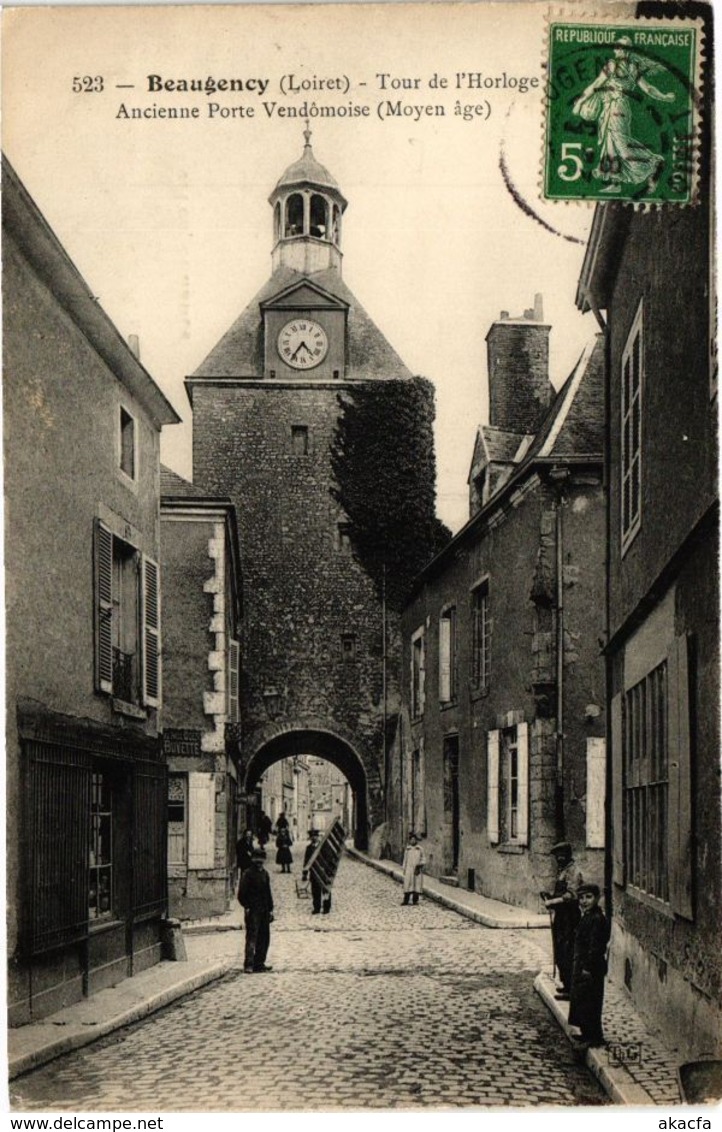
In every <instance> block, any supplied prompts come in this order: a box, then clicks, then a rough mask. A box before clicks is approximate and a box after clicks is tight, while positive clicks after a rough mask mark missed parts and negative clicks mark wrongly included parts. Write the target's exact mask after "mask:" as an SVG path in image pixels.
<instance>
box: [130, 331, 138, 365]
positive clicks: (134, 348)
mask: <svg viewBox="0 0 722 1132" xmlns="http://www.w3.org/2000/svg"><path fill="white" fill-rule="evenodd" d="M128 349H129V350H130V352H131V354H135V356H136V358H137V359H138V361H140V341H139V339H138V335H137V334H129V335H128Z"/></svg>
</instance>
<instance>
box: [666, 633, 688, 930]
mask: <svg viewBox="0 0 722 1132" xmlns="http://www.w3.org/2000/svg"><path fill="white" fill-rule="evenodd" d="M667 689H668V703H669V707H668V712H667V721H668V744H667V751H668V771H669V806H668V817H667V830H668V838H667V850H668V860H669V902H670V905H671V907H672V911H674V912H676V913H677V914H678V915H679V916H684V918H685V919H687V920H692V919H694V911H693V905H692V797H691V789H690V786H691V783H690V727H689V666H688V650H687V636H686V634H683V635H682V636H681V637H675V639H674V641H673V643H672V646H671V648H670V651H669V657H668V660H667Z"/></svg>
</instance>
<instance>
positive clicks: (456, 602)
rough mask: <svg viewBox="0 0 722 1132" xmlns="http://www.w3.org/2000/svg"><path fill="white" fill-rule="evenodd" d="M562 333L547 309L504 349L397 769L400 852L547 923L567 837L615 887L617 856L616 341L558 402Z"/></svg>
mask: <svg viewBox="0 0 722 1132" xmlns="http://www.w3.org/2000/svg"><path fill="white" fill-rule="evenodd" d="M548 335H549V326H548V325H546V324H544V322H543V318H542V311H541V300H540V299H539V298H538V299H537V302H536V304H535V307H534V309H530V310H528V311H526V312H525V314H524V316H522V317H521V318H518V319H510V318H509V317H508V315H507V313H506V312H502V315H501V318H500V319H499V320H498V321H497V322H496V323H494V325H493V326H492V328H491V330H490V332H489V335H488V337H487V345H488V353H489V359H488V371H489V383H490V405H491V418H490V424H489V425H486V426H482V428H480V429H479V433H478V436H477V442H476V446H475V451H474V456H473V460H472V467H471V473H470V477H469V482H470V501H471V512H472V514H471V518H470V519H469V522H468V523H467V524H466V526H465V527H463V528H462V530H461V531H459V532H458V534H457V535H455V537H454V538H453V540H452V541H451V542H450V543H449V544H448V546H447V547H446V548H444V549H443V550H442V551H441V553H440V554H438V555H437V556H436V558H435V559H433V560H432V561H431V562H430V563H429V565H428V566H427V567H426V569H425V570H424V571H423V572H422V574H421V575H420V577H419V579H418V582H417V585H416V590H415V593H414V595H413V598H412V599H411V600H410V601H409V603H408V605H407V608H406V609H405V611H404V614H403V622H402V631H403V647H404V657H403V674H404V691H403V714H402V717H401V720H400V726H399V729H398V731H397V734H396V739H395V742H394V746H393V750H392V753H391V759H390V763H389V767H388V772H387V779H388V785H387V796H388V804H389V810H388V813H389V843H390V849H391V851H392V852H393V854H394V855H396V856H398V854H400V852H401V850H402V847H403V844H404V840H405V838H406V836H407V835H408V832H409V831H410V830H411V829H414V830H415V832H417V834H419V835H420V836H421V837H423V838H424V839H425V840H424V845H425V852H426V856H427V861H428V862H429V864H428V867H429V870H430V871H431V872H432V873H433V874H434V875H437V876H447V877H449V878H450V879H452V880H453V881H454V882H455V883H458V884H459V885H460V886H462V887H468V888H470V889H472V890H476V891H478V892H481V893H483V894H484V895H486V896H490V897H493V898H495V899H499V900H504V901H508V902H510V903H513V904H517V905H522V906H526V907H529V908H531V909H533V910H535V911H538V910H539V902H538V893H539V891H540V889H544V888H548V887H549V883H550V880H551V877H552V875H553V872H554V869H553V862H552V860H551V858H550V856H549V850H550V847H551V845H552V844H553V843H554V842H556V841H558V840H561V839H565V840H568V841H570V842H571V843H572V845H573V848H574V852H575V857H576V859H577V861H578V862H579V864H580V867H581V868H582V870H583V872H584V873H585V874H586V875H587V876H588V877H592V878H595V879H599V880H601V877H602V873H603V844H604V818H603V814H604V696H605V690H604V667H603V663H602V660H601V658H600V654H599V636H600V634H601V632H602V629H603V615H602V603H601V597H602V594H603V585H604V573H603V572H604V502H603V490H602V452H603V427H602V426H603V357H604V354H603V344H602V342H601V341H600V340H595V341H592V342H591V343H590V344H589V346H588V347H587V348H586V349H585V351H584V353H583V354H582V356H581V358H580V360H579V362H578V364H577V366H576V367H575V369H574V371H573V372H572V374H571V375H570V377H569V378H568V380H567V381H566V382H565V384H564V385H563V387H562V388H561V390H560V391H559V393H557V394H555V393H554V390H553V387H552V386H551V384H550V382H549V375H548V368H547V367H548ZM520 359H521V360H520Z"/></svg>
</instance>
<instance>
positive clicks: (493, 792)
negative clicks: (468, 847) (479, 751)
mask: <svg viewBox="0 0 722 1132" xmlns="http://www.w3.org/2000/svg"><path fill="white" fill-rule="evenodd" d="M486 828H487V833H488V836H489V841H490V843H491V844H492V845H498V844H499V732H498V731H489V732H487V736H486Z"/></svg>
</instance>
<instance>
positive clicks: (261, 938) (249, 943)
mask: <svg viewBox="0 0 722 1132" xmlns="http://www.w3.org/2000/svg"><path fill="white" fill-rule="evenodd" d="M265 859H266V854H265V853H264V852H263V850H262V849H254V851H253V864H252V865H251V867H250V869H246V871H245V873H244V874H243V876H242V877H241V883H240V884H239V885H238V902H239V903H240V904H242V905H243V908H244V910H245V923H246V955H245V961H244V970H245V971H246V972H247V974H249V975H250V974H252V973H253V972H256V971H270V970H271V968H270V967H267V966H266V955H267V954H268V947H269V944H270V942H271V923H272V922H273V896H272V894H271V878H270V877H269V875H268V873H267V872H266V870H265V869H264V867H263V862H264V861H265Z"/></svg>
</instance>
